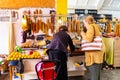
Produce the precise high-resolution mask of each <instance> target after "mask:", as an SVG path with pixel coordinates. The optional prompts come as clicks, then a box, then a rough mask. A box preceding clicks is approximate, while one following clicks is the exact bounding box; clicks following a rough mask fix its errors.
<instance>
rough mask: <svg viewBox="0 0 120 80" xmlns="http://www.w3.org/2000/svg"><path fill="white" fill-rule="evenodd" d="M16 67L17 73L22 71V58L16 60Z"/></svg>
mask: <svg viewBox="0 0 120 80" xmlns="http://www.w3.org/2000/svg"><path fill="white" fill-rule="evenodd" d="M16 69H17V73H23V72H24V64H23V61H22V59H20V60H19V61H18V64H17V67H16Z"/></svg>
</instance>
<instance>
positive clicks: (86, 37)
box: [81, 25, 95, 42]
mask: <svg viewBox="0 0 120 80" xmlns="http://www.w3.org/2000/svg"><path fill="white" fill-rule="evenodd" d="M94 29H95V28H94V27H93V26H92V25H90V26H89V27H88V30H87V32H86V33H85V32H81V36H82V38H83V39H84V40H86V41H88V42H91V41H92V40H93V37H94V32H95V30H94Z"/></svg>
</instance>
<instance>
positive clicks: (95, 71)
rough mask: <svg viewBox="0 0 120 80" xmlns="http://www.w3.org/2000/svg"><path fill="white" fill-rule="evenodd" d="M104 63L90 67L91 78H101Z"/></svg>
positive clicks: (94, 79) (96, 79) (98, 79)
mask: <svg viewBox="0 0 120 80" xmlns="http://www.w3.org/2000/svg"><path fill="white" fill-rule="evenodd" d="M101 67H102V65H101V64H96V63H95V64H92V65H91V66H89V67H88V69H89V72H90V80H100V70H101Z"/></svg>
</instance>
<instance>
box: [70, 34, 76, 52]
mask: <svg viewBox="0 0 120 80" xmlns="http://www.w3.org/2000/svg"><path fill="white" fill-rule="evenodd" d="M68 38H69V39H68V44H69V46H70V50H71V52H73V51H74V50H75V46H74V45H73V41H72V39H71V38H70V36H68Z"/></svg>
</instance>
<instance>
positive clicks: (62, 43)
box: [47, 25, 75, 80]
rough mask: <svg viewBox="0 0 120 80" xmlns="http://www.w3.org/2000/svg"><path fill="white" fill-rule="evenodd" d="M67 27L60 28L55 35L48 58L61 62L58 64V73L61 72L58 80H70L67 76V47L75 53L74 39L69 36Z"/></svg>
mask: <svg viewBox="0 0 120 80" xmlns="http://www.w3.org/2000/svg"><path fill="white" fill-rule="evenodd" d="M67 30H68V29H67V27H66V26H65V25H63V26H60V27H59V32H57V33H55V34H54V35H53V40H52V42H51V43H50V45H49V47H48V51H47V53H48V56H49V59H50V60H59V61H60V64H61V66H60V68H59V67H58V66H59V63H57V64H56V67H57V69H56V71H58V70H59V73H58V75H57V79H56V80H68V74H67V55H68V51H67V47H68V46H69V47H70V50H71V51H74V49H75V47H74V45H73V42H72V39H71V38H70V36H69V35H68V34H67V32H66V31H67Z"/></svg>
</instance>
